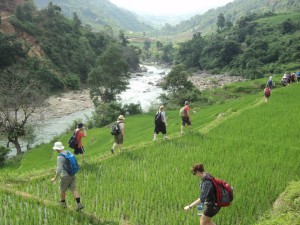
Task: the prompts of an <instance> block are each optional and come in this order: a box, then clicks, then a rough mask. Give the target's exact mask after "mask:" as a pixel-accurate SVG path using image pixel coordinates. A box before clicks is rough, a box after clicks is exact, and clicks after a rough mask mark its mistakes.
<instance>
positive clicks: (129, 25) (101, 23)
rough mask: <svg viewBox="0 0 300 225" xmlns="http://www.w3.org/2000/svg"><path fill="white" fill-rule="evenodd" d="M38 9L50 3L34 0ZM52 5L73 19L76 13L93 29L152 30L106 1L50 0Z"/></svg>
mask: <svg viewBox="0 0 300 225" xmlns="http://www.w3.org/2000/svg"><path fill="white" fill-rule="evenodd" d="M34 2H35V4H36V5H37V6H38V8H40V9H42V8H46V7H47V5H48V3H49V2H50V1H48V0H34ZM51 2H52V3H53V4H55V5H58V6H60V7H61V9H62V11H63V13H64V15H66V16H68V17H71V18H72V17H73V13H74V12H76V13H77V14H78V16H79V18H80V19H81V20H82V21H83V23H84V24H90V25H91V26H92V27H93V28H95V29H97V30H99V29H101V30H103V28H104V27H107V26H109V27H111V28H112V29H113V30H115V31H118V30H120V29H123V30H126V31H134V32H144V31H151V30H153V28H152V27H151V26H149V25H147V24H145V23H143V22H141V21H139V20H138V19H137V17H136V15H134V14H133V13H132V12H130V11H128V10H125V9H122V8H119V7H117V6H116V5H114V4H112V3H111V2H110V1H108V0H90V1H86V0H64V1H59V0H52V1H51Z"/></svg>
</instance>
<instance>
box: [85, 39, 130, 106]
mask: <svg viewBox="0 0 300 225" xmlns="http://www.w3.org/2000/svg"><path fill="white" fill-rule="evenodd" d="M129 78H130V73H129V66H128V63H127V62H126V60H125V59H124V58H123V54H122V48H121V46H120V45H118V44H116V43H112V44H110V45H109V46H108V47H107V48H106V50H105V51H104V52H103V54H101V55H100V56H99V58H98V59H97V62H96V66H95V67H94V69H92V71H91V72H90V73H89V78H88V84H89V87H90V95H91V98H92V100H93V102H94V104H95V106H98V105H99V103H100V100H99V98H100V99H101V100H102V101H103V102H106V103H108V102H111V101H114V100H116V95H117V94H120V93H121V92H122V91H125V90H126V88H127V85H128V79H129Z"/></svg>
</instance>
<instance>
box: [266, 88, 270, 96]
mask: <svg viewBox="0 0 300 225" xmlns="http://www.w3.org/2000/svg"><path fill="white" fill-rule="evenodd" d="M270 95H271V90H270V88H269V87H267V88H266V90H265V96H267V97H269V96H270Z"/></svg>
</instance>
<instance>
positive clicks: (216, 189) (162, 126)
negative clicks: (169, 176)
mask: <svg viewBox="0 0 300 225" xmlns="http://www.w3.org/2000/svg"><path fill="white" fill-rule="evenodd" d="M296 78H297V82H300V68H299V71H298V72H297V73H292V74H287V73H285V74H284V76H283V78H282V80H281V84H282V85H284V86H286V85H288V84H290V83H294V82H296ZM274 85H275V84H274V82H273V80H272V76H270V77H269V79H268V81H267V84H266V88H265V89H264V97H265V101H266V102H268V100H269V97H270V95H271V89H272V88H273V87H274ZM179 114H180V117H181V127H180V133H181V134H183V133H184V128H185V126H186V125H188V126H189V128H191V126H192V122H191V118H190V107H189V102H188V101H185V102H184V106H183V107H182V108H181V109H180V111H179ZM124 121H125V117H124V116H123V115H119V116H118V118H117V121H116V123H115V125H114V126H113V127H112V134H113V135H114V143H113V146H112V148H111V153H112V154H114V153H115V149H116V147H119V151H120V153H121V152H122V151H123V141H124V136H125V132H124V128H125V125H124ZM159 133H162V135H163V139H164V140H166V139H168V136H167V117H166V112H165V107H164V105H161V106H160V107H159V109H158V111H157V112H156V114H155V127H154V136H153V141H156V140H157V136H158V134H159ZM74 134H75V136H76V140H77V143H78V146H77V148H75V149H74V154H75V155H78V154H81V155H82V162H84V147H83V145H82V138H83V137H86V136H87V132H86V129H85V127H84V126H83V124H82V123H80V124H78V125H77V127H76V129H75V130H74ZM53 150H55V151H57V153H58V154H59V155H58V157H57V169H56V174H55V176H54V177H53V178H52V179H51V182H52V183H53V182H54V181H55V180H56V179H57V178H58V177H59V176H61V178H60V192H61V200H60V204H61V206H62V207H67V204H66V200H65V197H66V191H67V190H68V189H70V190H71V191H72V193H73V195H74V198H75V200H76V203H77V205H76V210H78V211H80V210H82V209H83V208H84V206H83V205H82V204H81V200H80V195H79V193H78V192H77V191H76V177H75V173H76V172H77V171H78V168H79V167H78V168H77V170H76V168H75V172H74V173H72V172H70V170H68V166H69V165H70V164H72V162H73V163H75V164H77V161H76V158H75V156H74V155H73V154H71V153H70V151H68V150H65V147H64V146H63V144H62V143H61V142H55V144H54V146H53ZM72 160H73V161H72ZM75 167H76V166H75ZM191 172H192V173H193V175H195V176H197V177H199V178H200V182H201V183H200V196H199V198H197V199H196V200H195V201H194V202H192V203H191V204H189V205H187V206H185V207H184V210H185V211H188V210H190V209H191V208H193V207H195V206H198V209H200V210H201V211H202V213H199V216H200V225H214V224H215V223H214V222H212V218H213V217H214V216H215V215H216V214H217V213H218V212H219V211H220V209H221V207H223V206H228V205H230V203H231V201H232V200H233V189H232V187H230V185H229V184H227V183H226V182H225V181H222V180H219V179H217V178H214V177H213V176H212V175H210V174H209V173H208V172H206V171H205V170H204V166H203V164H202V163H196V164H195V165H194V166H193V167H192V170H191ZM222 188H223V189H222ZM224 188H225V189H226V190H225V189H224ZM224 190H225V192H226V191H227V196H226V197H227V200H226V201H227V202H225V203H224V202H221V200H223V197H224V196H223V192H224ZM228 193H229V194H228ZM220 199H221V200H220Z"/></svg>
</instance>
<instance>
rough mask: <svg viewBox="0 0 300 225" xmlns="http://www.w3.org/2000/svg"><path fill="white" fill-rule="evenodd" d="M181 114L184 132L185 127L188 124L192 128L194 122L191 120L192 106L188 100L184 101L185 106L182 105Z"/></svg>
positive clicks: (181, 131)
mask: <svg viewBox="0 0 300 225" xmlns="http://www.w3.org/2000/svg"><path fill="white" fill-rule="evenodd" d="M180 114H181V115H180V116H181V121H182V123H181V129H180V133H181V134H183V129H184V127H185V125H186V124H187V125H188V126H189V129H191V127H192V122H191V118H190V107H189V102H188V101H185V102H184V107H182V108H181V109H180Z"/></svg>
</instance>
